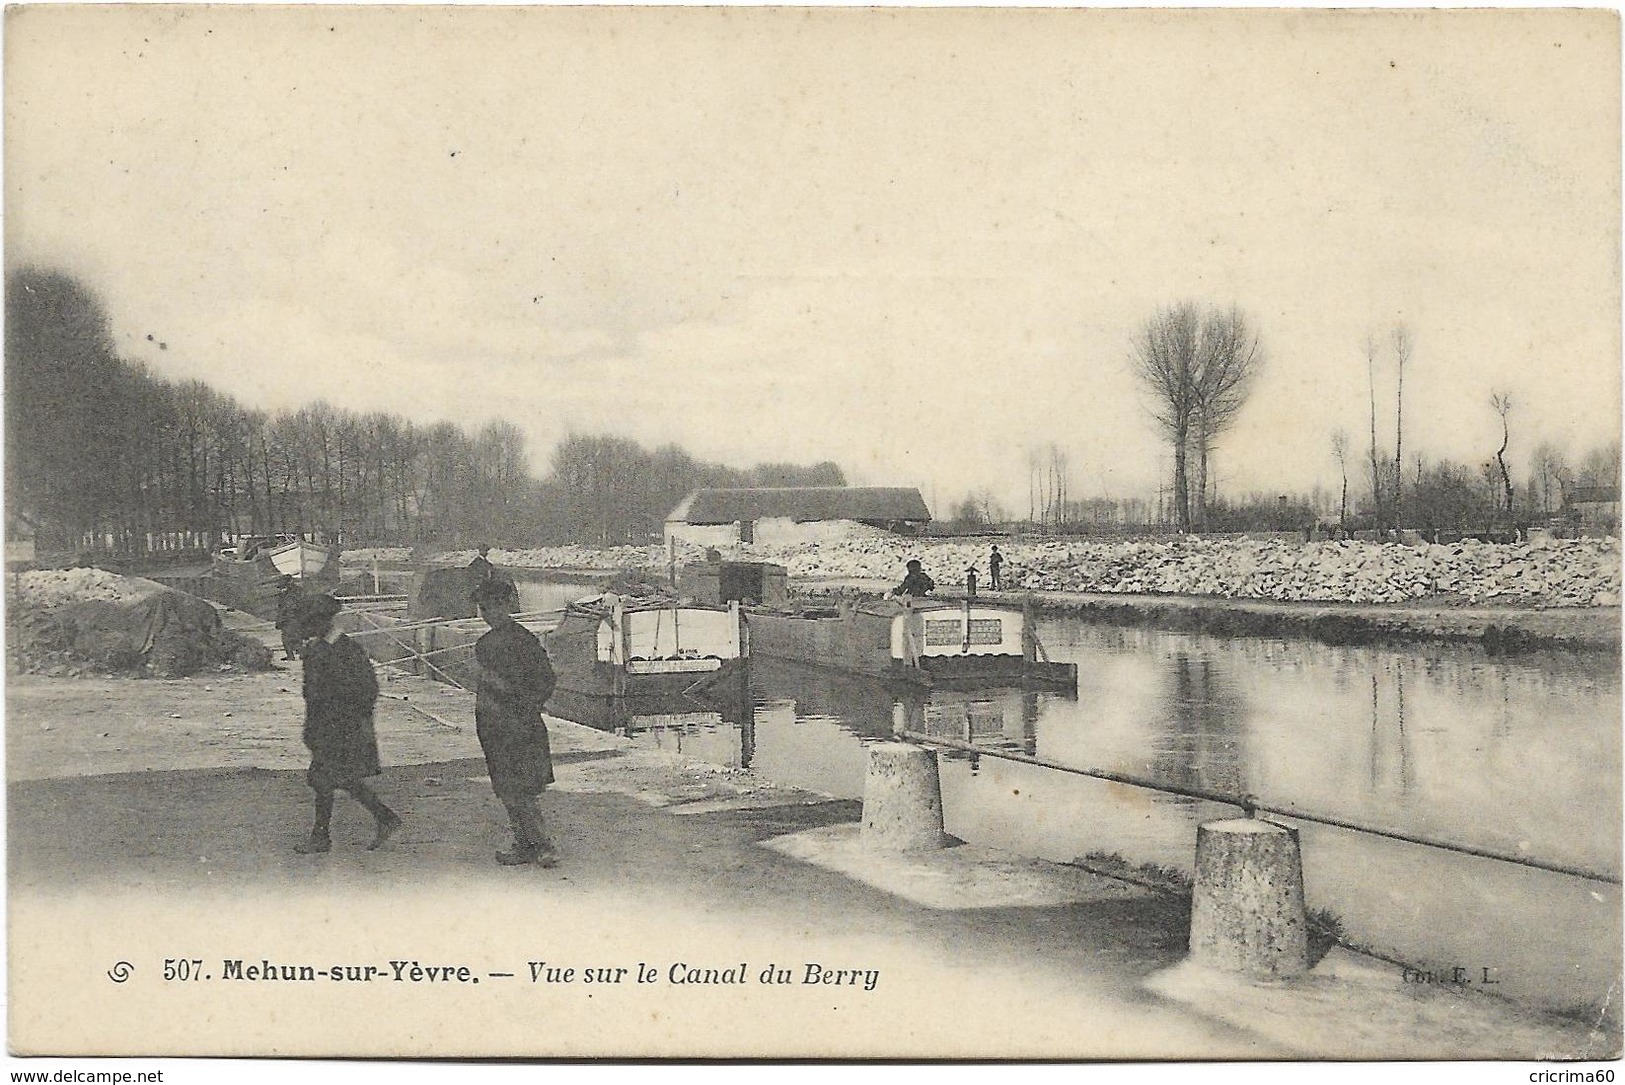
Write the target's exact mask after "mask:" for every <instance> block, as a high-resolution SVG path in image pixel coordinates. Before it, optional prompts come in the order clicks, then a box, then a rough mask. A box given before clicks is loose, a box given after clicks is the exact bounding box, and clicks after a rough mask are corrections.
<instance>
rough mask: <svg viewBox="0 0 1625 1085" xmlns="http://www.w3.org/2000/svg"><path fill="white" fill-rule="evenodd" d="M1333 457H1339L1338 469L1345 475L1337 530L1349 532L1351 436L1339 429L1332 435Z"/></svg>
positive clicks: (1339, 504) (1339, 500)
mask: <svg viewBox="0 0 1625 1085" xmlns="http://www.w3.org/2000/svg"><path fill="white" fill-rule="evenodd" d="M1332 455H1333V456H1335V457H1337V469H1338V471H1339V472H1341V473H1342V475H1343V494H1342V496H1341V497H1340V498H1338V502H1337V530H1338V531H1339V532H1345V531H1347V530H1348V517H1349V435H1348V431H1347V430H1344V429H1339V430H1338V431H1337V432H1336V433H1334V434H1332Z"/></svg>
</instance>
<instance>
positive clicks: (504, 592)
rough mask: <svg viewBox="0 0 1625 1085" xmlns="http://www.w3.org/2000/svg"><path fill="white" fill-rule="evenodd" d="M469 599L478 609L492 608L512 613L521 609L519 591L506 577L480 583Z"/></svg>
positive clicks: (492, 578) (494, 577)
mask: <svg viewBox="0 0 1625 1085" xmlns="http://www.w3.org/2000/svg"><path fill="white" fill-rule="evenodd" d="M469 599H470V600H472V601H473V603H474V605H475V606H477V607H483V606H492V607H497V608H498V609H506V610H510V611H512V610H518V609H519V589H518V587H516V586H515V585H514V582H513V581H511V580H509V579H508V578H507V577H505V576H490V577H487V578H486V579H484V580H482V581H480V582H479V583H478V584H477V585H475V587H474V590H473V591H472V592H470V593H469Z"/></svg>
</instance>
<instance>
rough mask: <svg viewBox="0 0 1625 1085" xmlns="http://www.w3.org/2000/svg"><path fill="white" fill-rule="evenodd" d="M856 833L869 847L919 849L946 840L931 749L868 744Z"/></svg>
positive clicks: (872, 848)
mask: <svg viewBox="0 0 1625 1085" xmlns="http://www.w3.org/2000/svg"><path fill="white" fill-rule="evenodd" d="M860 836H861V839H862V841H863V846H864V848H866V849H868V850H870V851H920V850H924V849H926V848H940V847H942V846H944V845H945V844H946V843H947V837H946V836H945V835H944V834H943V831H942V782H941V779H940V778H939V776H938V775H937V752H936V751H935V750H928V749H926V748H925V747H923V746H911V745H909V744H908V743H906V742H880V743H876V744H875V745H873V746H870V747H869V772H868V775H867V776H866V777H865V778H864V783H863V829H862V832H861V834H860Z"/></svg>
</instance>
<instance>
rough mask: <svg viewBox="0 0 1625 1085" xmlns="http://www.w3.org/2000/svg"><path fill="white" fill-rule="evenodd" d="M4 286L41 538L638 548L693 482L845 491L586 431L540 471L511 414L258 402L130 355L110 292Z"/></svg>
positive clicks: (19, 496)
mask: <svg viewBox="0 0 1625 1085" xmlns="http://www.w3.org/2000/svg"><path fill="white" fill-rule="evenodd" d="M6 298H7V315H8V320H7V327H6V403H5V420H6V484H7V503H8V508H7V512H8V530H11V529H15V528H16V527H17V526H19V525H18V524H17V523H16V521H15V517H16V516H17V515H18V514H25V515H27V517H28V518H29V519H30V520H32V521H33V522H34V524H35V527H36V531H38V532H39V533H41V534H42V535H43V536H44V543H45V545H47V546H48V547H50V548H55V547H64V548H77V547H80V546H82V545H84V544H85V542H86V541H87V540H89V541H90V542H91V543H92V545H94V546H97V547H100V548H107V549H111V550H115V551H119V552H123V553H131V554H139V553H142V552H144V551H147V550H149V549H152V548H154V547H159V548H191V547H207V546H211V545H213V544H215V543H218V542H220V541H221V540H223V539H225V538H228V537H234V536H241V535H268V534H279V533H297V534H302V535H312V536H320V537H323V538H326V539H327V540H329V541H332V542H336V543H341V544H345V545H358V544H367V543H375V542H377V543H394V544H404V543H444V542H459V541H460V542H462V543H464V544H472V543H474V542H476V541H485V542H489V543H490V544H492V545H499V546H500V545H515V546H525V545H541V544H545V543H563V542H594V543H609V542H638V543H643V542H647V541H648V540H649V538H650V536H651V535H655V536H658V533H659V530H660V524H661V521H662V519H663V518H664V516H665V514H666V513H667V512H669V511H670V510H671V508H672V507H673V506H674V505H675V504H676V503H677V502H678V501H679V500H681V498H682V496H683V495H684V494H685V493H687V492H688V490H690V489H692V488H694V487H696V486H700V485H840V484H844V479H843V478H842V477H841V471H840V468H839V467H837V466H835V465H834V464H820V465H817V466H815V467H812V468H805V469H804V468H799V467H796V466H794V465H787V464H786V465H766V466H762V467H758V468H755V469H754V470H752V471H749V472H740V471H734V470H731V469H729V468H724V467H719V466H716V465H711V464H704V463H700V462H699V461H696V460H694V459H693V458H692V457H690V456H688V455H687V453H685V452H683V451H682V450H681V449H678V448H676V447H674V446H673V447H667V448H663V449H661V450H659V451H658V452H655V453H646V452H645V451H644V450H643V449H641V448H640V447H638V446H637V445H636V444H635V443H634V442H631V441H627V440H624V439H621V438H613V437H587V436H574V437H570V438H567V439H566V440H564V441H563V442H561V443H560V445H559V446H558V449H557V451H556V452H555V454H554V457H553V464H552V468H553V474H552V475H551V476H550V477H548V478H545V479H540V480H538V479H536V478H534V477H533V476H532V473H531V469H530V464H529V462H528V460H527V456H526V451H525V438H524V434H523V433H522V432H521V431H520V430H519V428H518V427H517V426H514V425H513V424H511V423H508V422H505V421H495V422H491V423H489V424H487V425H486V426H484V427H482V428H481V429H479V430H478V431H477V432H473V433H469V432H467V431H465V430H463V429H460V428H459V427H457V426H454V425H451V424H449V423H438V424H433V425H428V426H420V425H415V424H413V423H412V422H410V421H408V420H405V419H401V418H398V417H396V416H393V415H389V414H384V413H381V412H371V413H357V412H354V411H348V410H344V409H340V408H335V407H332V406H330V405H328V404H326V403H320V402H318V403H314V404H312V405H310V406H307V407H303V408H301V409H298V410H289V411H280V412H276V413H274V414H272V413H267V412H265V411H259V410H253V409H248V408H245V407H243V406H241V405H240V404H238V403H237V402H236V401H235V400H234V399H232V397H230V396H227V395H223V394H221V393H219V392H217V391H215V390H214V389H212V388H211V387H209V386H208V385H207V384H205V383H203V382H201V381H195V380H194V381H183V382H178V383H177V382H171V381H168V380H165V379H162V378H160V377H158V376H156V375H154V374H153V373H151V372H150V371H148V370H147V369H146V368H145V367H144V366H142V365H140V364H132V363H130V362H126V361H124V360H123V359H121V358H120V356H119V353H118V351H117V350H116V347H115V344H114V341H113V338H112V335H111V333H110V331H109V324H108V319H107V315H106V311H105V309H104V307H103V305H102V303H101V301H100V300H99V299H98V298H97V297H96V296H95V295H94V294H93V293H92V292H91V291H90V290H89V289H88V288H86V287H85V286H84V285H83V284H82V283H80V282H79V281H78V280H76V279H74V278H72V277H70V276H68V275H64V274H62V273H60V272H55V271H50V270H42V269H32V268H25V269H20V270H17V271H14V272H12V273H11V274H10V275H8V277H7V281H6ZM53 537H54V538H53Z"/></svg>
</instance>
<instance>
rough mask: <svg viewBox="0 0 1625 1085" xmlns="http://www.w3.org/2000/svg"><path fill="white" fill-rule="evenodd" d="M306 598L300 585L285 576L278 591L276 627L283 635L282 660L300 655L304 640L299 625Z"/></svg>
mask: <svg viewBox="0 0 1625 1085" xmlns="http://www.w3.org/2000/svg"><path fill="white" fill-rule="evenodd" d="M305 605H306V604H305V597H304V594H303V593H302V592H300V590H299V586H298V584H297V583H296V582H295V581H294V579H293V577H291V576H284V577H283V578H282V584H281V586H280V587H278V588H277V590H276V627H277V631H278V632H279V633H281V634H282V658H283V659H284V660H288V659H292V658H293V657H294V656H296V655H298V654H299V642H300V640H302V639H303V635H302V634H301V632H300V629H299V624H300V622H301V620H302V619H303V617H304V615H303V613H302V611H303V609H304V607H305Z"/></svg>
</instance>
